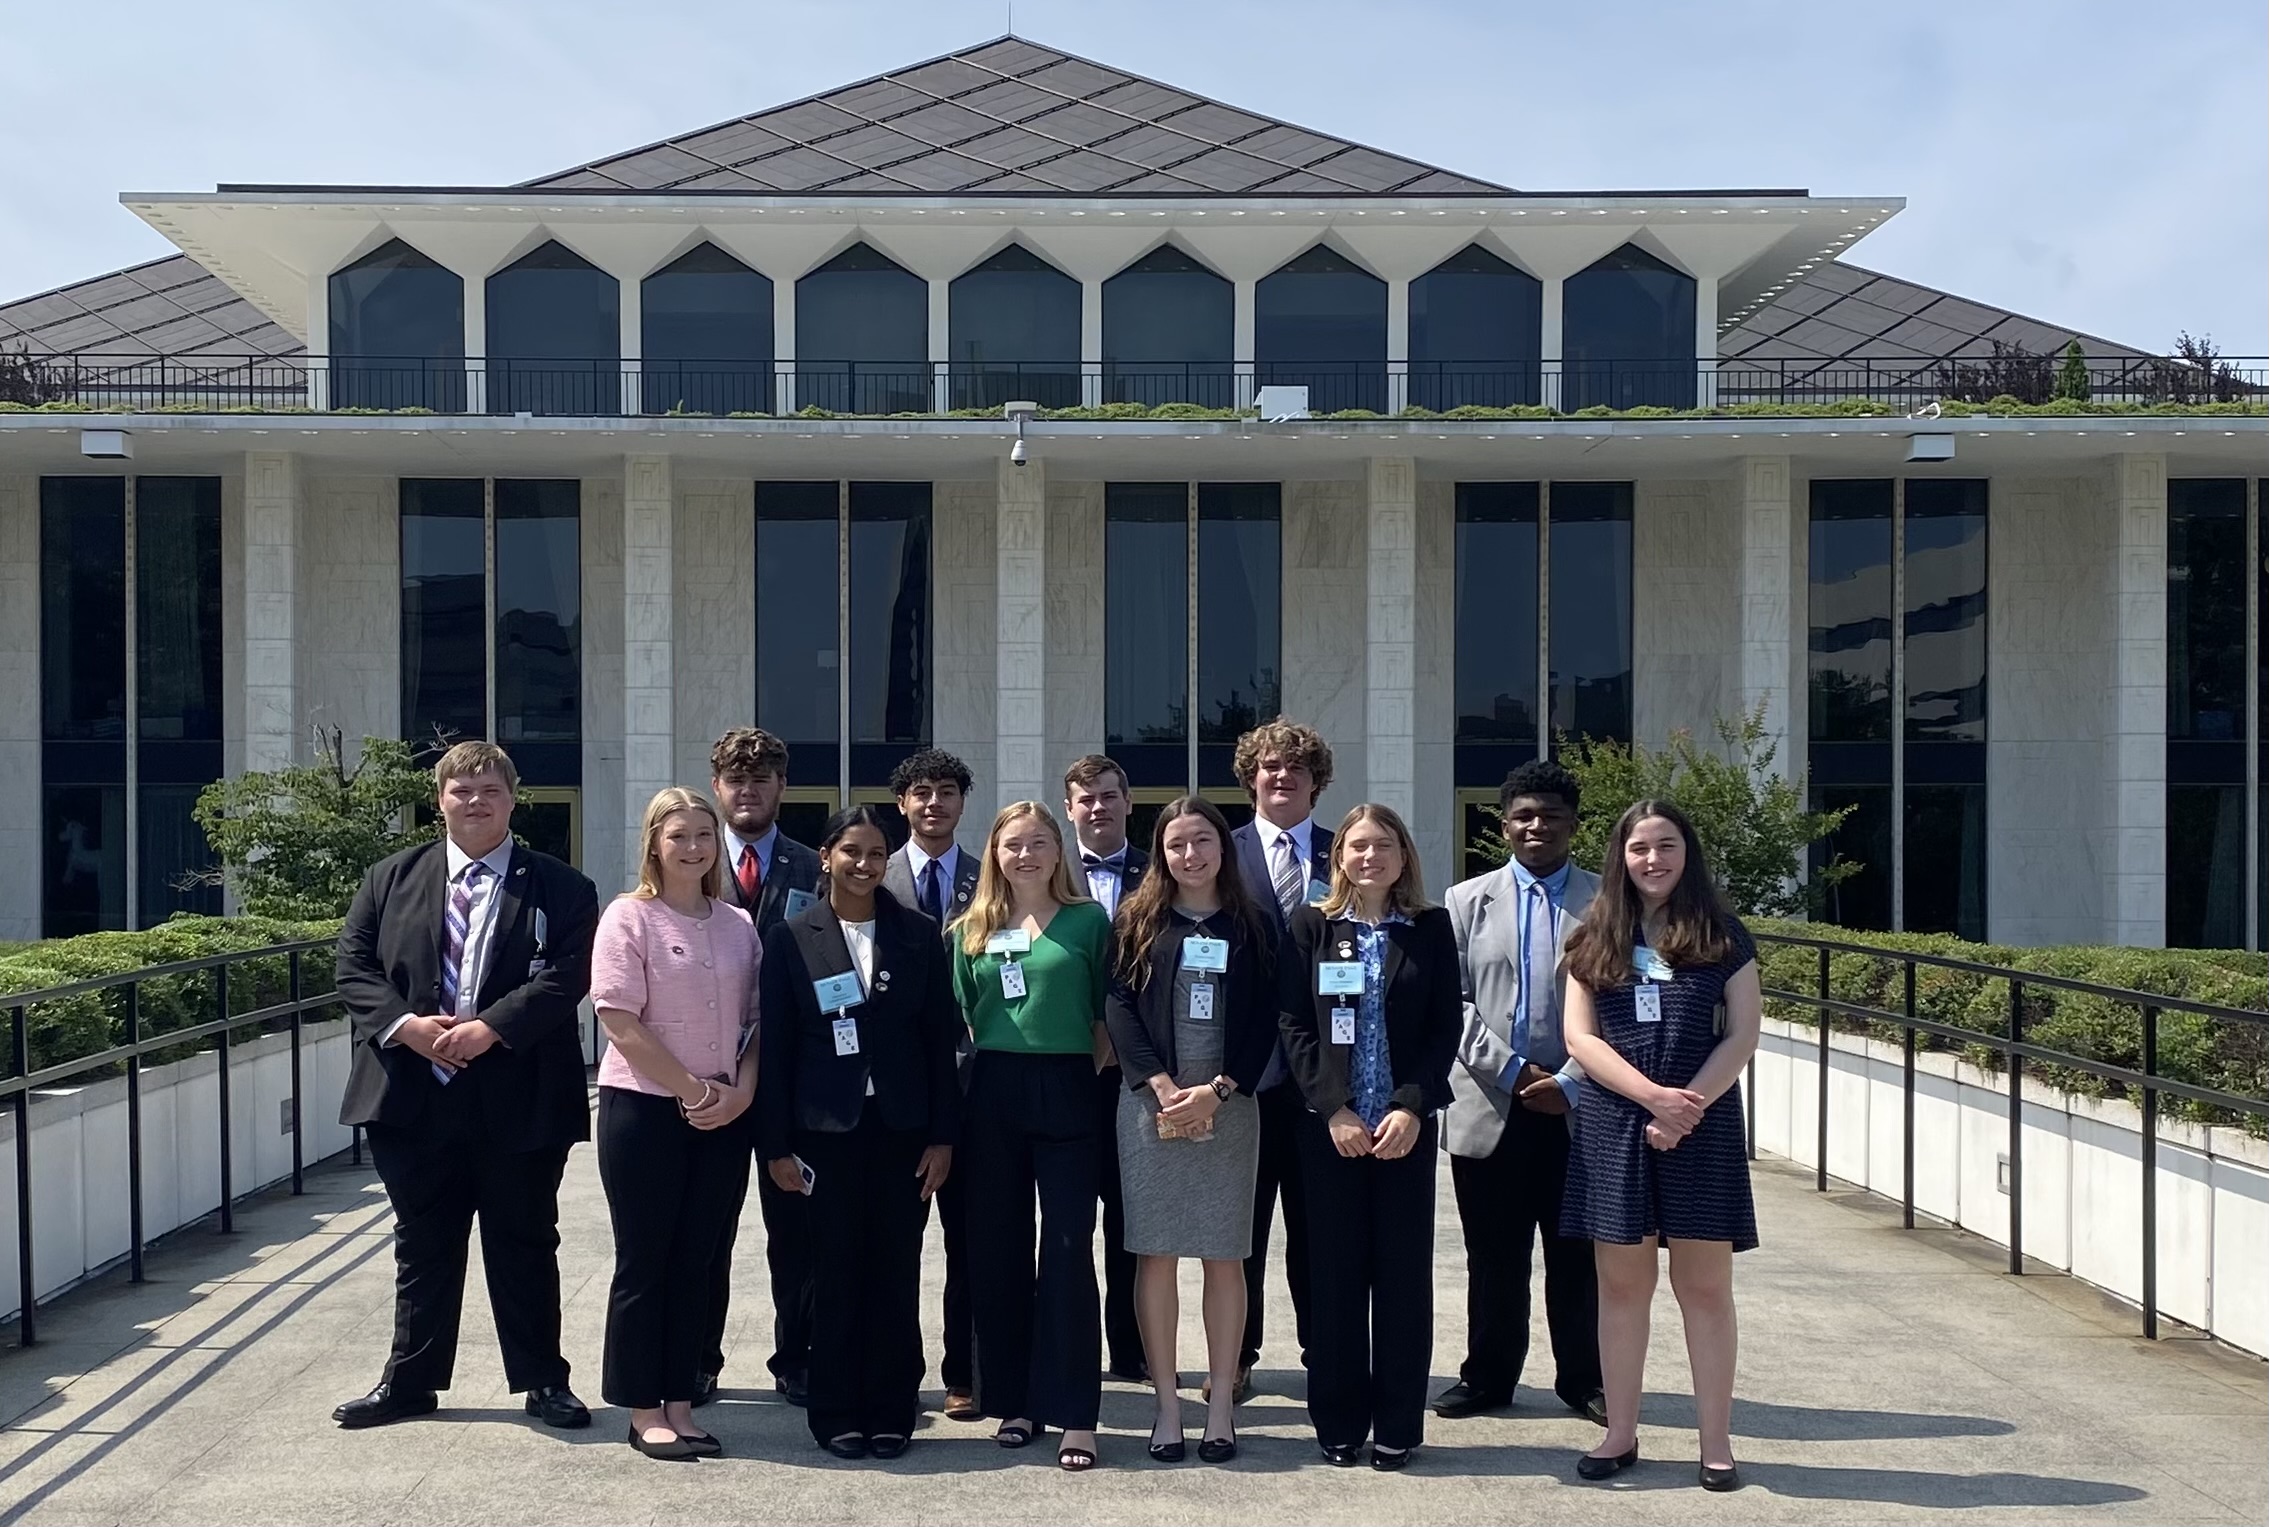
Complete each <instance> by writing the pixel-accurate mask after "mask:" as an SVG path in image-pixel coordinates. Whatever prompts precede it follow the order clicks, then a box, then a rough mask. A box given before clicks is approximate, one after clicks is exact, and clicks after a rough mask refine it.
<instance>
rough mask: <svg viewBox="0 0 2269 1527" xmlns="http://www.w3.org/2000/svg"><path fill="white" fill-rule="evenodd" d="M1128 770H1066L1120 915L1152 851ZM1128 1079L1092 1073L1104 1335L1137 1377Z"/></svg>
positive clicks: (1100, 764)
mask: <svg viewBox="0 0 2269 1527" xmlns="http://www.w3.org/2000/svg"><path fill="white" fill-rule="evenodd" d="M1128 805H1129V802H1128V800H1127V771H1126V770H1125V769H1123V768H1121V767H1120V766H1119V763H1118V761H1117V760H1116V759H1113V758H1110V757H1107V756H1105V755H1104V754H1101V753H1089V754H1088V755H1087V756H1086V757H1084V758H1079V759H1075V760H1074V761H1073V763H1072V766H1071V767H1070V768H1068V769H1066V770H1065V771H1064V815H1065V816H1066V817H1068V818H1069V819H1070V820H1071V825H1072V832H1073V833H1074V835H1076V836H1077V838H1078V840H1079V845H1078V847H1079V862H1080V871H1081V878H1082V880H1084V882H1085V883H1086V886H1087V894H1088V895H1090V896H1092V897H1094V898H1095V900H1096V902H1097V903H1098V904H1099V905H1101V907H1102V908H1103V910H1104V911H1105V912H1108V913H1110V914H1111V915H1112V916H1113V917H1116V916H1118V913H1119V903H1120V901H1121V900H1122V899H1124V898H1125V897H1126V896H1127V895H1129V894H1130V893H1132V892H1133V890H1134V888H1135V887H1136V886H1137V885H1139V884H1140V883H1141V882H1142V872H1143V871H1144V869H1146V868H1147V867H1148V866H1149V864H1150V855H1149V854H1147V853H1145V852H1144V851H1143V850H1142V849H1141V848H1139V847H1137V846H1135V845H1134V844H1132V843H1129V842H1128V841H1127V807H1128ZM1124 1085H1125V1079H1124V1077H1123V1076H1122V1075H1121V1073H1120V1070H1119V1063H1118V1060H1117V1058H1116V1057H1113V1059H1112V1062H1111V1064H1110V1065H1107V1066H1105V1067H1104V1068H1103V1069H1102V1070H1101V1071H1100V1072H1098V1073H1096V1077H1095V1096H1096V1108H1097V1109H1098V1111H1099V1112H1100V1113H1101V1115H1102V1118H1103V1124H1102V1132H1101V1134H1100V1135H1099V1137H1098V1138H1099V1139H1101V1141H1102V1143H1103V1169H1102V1175H1101V1183H1102V1188H1103V1338H1104V1350H1105V1352H1106V1353H1108V1354H1109V1355H1108V1357H1107V1358H1106V1361H1107V1362H1108V1364H1109V1366H1110V1369H1111V1373H1112V1375H1113V1377H1116V1378H1122V1379H1131V1380H1134V1381H1135V1382H1137V1383H1140V1382H1143V1381H1145V1380H1147V1379H1148V1378H1149V1377H1150V1365H1149V1364H1148V1363H1146V1362H1144V1361H1143V1356H1142V1326H1141V1325H1140V1324H1139V1323H1138V1322H1137V1321H1136V1320H1135V1307H1134V1284H1135V1258H1134V1253H1133V1252H1131V1251H1128V1250H1127V1249H1126V1246H1125V1242H1126V1209H1125V1206H1124V1203H1123V1201H1122V1200H1121V1198H1120V1196H1119V1090H1120V1088H1121V1087H1123V1086H1124Z"/></svg>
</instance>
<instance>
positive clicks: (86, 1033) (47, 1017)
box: [0, 917, 339, 1078]
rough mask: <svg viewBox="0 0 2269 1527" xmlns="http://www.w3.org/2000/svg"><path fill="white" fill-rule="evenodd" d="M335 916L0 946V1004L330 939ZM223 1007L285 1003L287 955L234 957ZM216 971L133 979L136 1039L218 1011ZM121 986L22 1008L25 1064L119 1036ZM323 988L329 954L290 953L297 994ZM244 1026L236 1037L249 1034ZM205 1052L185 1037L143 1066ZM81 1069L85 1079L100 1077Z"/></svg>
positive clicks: (213, 922)
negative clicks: (150, 969)
mask: <svg viewBox="0 0 2269 1527" xmlns="http://www.w3.org/2000/svg"><path fill="white" fill-rule="evenodd" d="M338 931H339V925H338V924H337V923H336V922H319V923H299V922H284V921H280V920H278V919H275V918H266V917H177V918H175V919H173V920H172V921H171V922H167V923H161V924H159V925H158V926H157V927H155V928H150V929H146V930H144V931H143V932H140V933H88V934H82V935H80V936H79V937H77V938H63V939H50V940H47V941H45V942H42V943H37V944H27V945H23V946H20V947H17V948H14V949H11V950H8V951H5V952H0V1006H4V1005H5V1003H6V1001H7V998H8V996H9V995H11V994H13V993H17V992H31V991H44V990H46V989H48V988H49V987H55V986H67V985H69V984H71V983H72V982H74V981H86V980H91V979H93V978H94V977H97V976H108V975H117V974H119V973H121V972H123V971H129V970H137V969H140V968H142V967H143V966H147V965H165V964H171V963H173V962H174V961H177V960H194V959H201V958H203V957H205V956H207V955H214V954H229V953H234V952H237V951H239V950H252V949H262V948H266V947H267V946H269V945H271V944H284V943H292V942H296V941H297V940H300V939H308V938H329V937H332V936H334V935H336V934H337V933H338ZM228 981H229V992H228V1005H229V1011H230V1012H231V1013H232V1014H233V1013H248V1012H251V1011H253V1010H254V1009H257V1008H263V1007H270V1006H273V1005H274V1004H276V1003H279V1002H283V1001H287V1000H288V999H289V998H290V995H291V962H290V960H289V959H288V958H287V957H281V956H276V957H270V958H267V959H260V960H246V961H240V962H238V963H236V964H233V965H231V966H230V967H229V976H228ZM219 987H220V982H219V972H218V971H217V970H214V969H206V970H197V971H191V972H189V973H188V974H186V975H177V976H154V977H152V978H151V979H149V980H147V981H144V982H142V983H141V1015H142V1033H143V1035H144V1037H151V1036H155V1035H158V1034H164V1033H169V1032H171V1031H172V1030H174V1029H179V1028H184V1027H187V1026H189V1025H191V1024H196V1023H204V1022H206V1021H208V1020H210V1019H213V1018H217V1017H219V1016H220V1011H219V1009H218V1007H217V1006H216V1002H217V999H218V993H219ZM126 990H127V989H126V988H125V987H123V986H116V987H110V988H108V989H106V990H103V991H97V992H84V993H81V994H80V995H78V996H76V997H65V998H61V999H59V1000H56V1001H51V1002H35V1003H32V1004H30V1005H29V1006H28V1007H27V1008H26V1010H25V1011H26V1016H27V1018H28V1021H29V1024H30V1035H29V1040H30V1048H31V1064H32V1069H33V1070H35V1071H38V1070H43V1069H45V1068H46V1067H48V1066H52V1065H58V1064H60V1063H62V1062H64V1061H67V1060H74V1059H77V1058H78V1057H80V1056H82V1055H94V1054H97V1053H99V1052H101V1051H103V1050H107V1049H109V1048H111V1047H112V1046H113V1045H118V1044H123V1043H124V1042H125V1039H126ZM329 990H331V958H330V955H329V953H328V952H327V951H325V950H322V949H315V950H311V951H309V952H308V953H306V954H304V955H302V956H301V957H300V991H301V994H302V995H306V996H313V995H317V994H319V993H322V992H327V991H329ZM250 1032H251V1030H250V1029H249V1027H248V1029H247V1031H245V1033H244V1034H243V1035H241V1036H240V1037H250ZM202 1048H205V1044H204V1043H195V1042H193V1043H190V1044H185V1045H182V1046H180V1047H179V1048H178V1049H168V1050H164V1051H160V1052H157V1053H155V1054H153V1055H152V1056H151V1057H150V1061H151V1063H152V1064H157V1063H160V1062H164V1061H169V1060H177V1059H179V1058H181V1056H183V1055H187V1054H191V1053H194V1052H195V1051H196V1050H199V1049H202ZM101 1074H103V1073H101V1072H100V1071H90V1072H89V1073H88V1076H89V1077H90V1078H91V1077H94V1076H98V1075H101Z"/></svg>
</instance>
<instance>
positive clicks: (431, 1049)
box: [394, 1013, 497, 1071]
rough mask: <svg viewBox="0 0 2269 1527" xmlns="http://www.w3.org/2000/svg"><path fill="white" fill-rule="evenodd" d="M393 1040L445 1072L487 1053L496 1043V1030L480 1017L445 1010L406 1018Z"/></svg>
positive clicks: (463, 1066) (457, 1068) (458, 1067)
mask: <svg viewBox="0 0 2269 1527" xmlns="http://www.w3.org/2000/svg"><path fill="white" fill-rule="evenodd" d="M394 1039H395V1042H396V1043H398V1044H404V1045H407V1046H409V1047H410V1048H411V1049H412V1050H415V1051H416V1052H417V1053H418V1054H420V1055H422V1056H424V1057H425V1058H426V1059H427V1060H430V1061H432V1062H433V1063H434V1064H435V1065H437V1066H439V1067H441V1068H442V1069H443V1070H445V1071H462V1070H464V1069H465V1065H466V1063H467V1062H469V1061H472V1060H475V1059H478V1058H479V1057H480V1056H483V1055H486V1054H487V1053H488V1052H489V1050H490V1049H491V1048H492V1047H493V1046H494V1045H495V1044H496V1042H497V1039H496V1030H494V1029H492V1028H490V1027H489V1026H488V1025H487V1024H486V1023H484V1022H482V1021H481V1020H480V1019H478V1018H453V1017H450V1016H449V1015H448V1014H446V1013H436V1014H431V1015H420V1016H418V1017H415V1018H405V1019H403V1020H402V1026H401V1027H400V1028H398V1029H396V1030H395V1031H394Z"/></svg>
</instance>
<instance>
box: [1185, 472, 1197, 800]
mask: <svg viewBox="0 0 2269 1527" xmlns="http://www.w3.org/2000/svg"><path fill="white" fill-rule="evenodd" d="M1187 489H1188V497H1187V500H1186V503H1187V510H1188V518H1187V519H1185V520H1184V521H1183V526H1184V534H1185V535H1186V537H1187V540H1186V542H1185V543H1184V548H1183V552H1182V615H1183V631H1184V636H1183V642H1182V646H1183V650H1184V651H1185V652H1186V653H1187V654H1188V657H1187V660H1186V661H1185V662H1184V664H1183V690H1182V693H1183V696H1184V698H1183V701H1182V744H1183V747H1184V748H1185V749H1186V750H1187V757H1186V761H1185V773H1184V776H1183V778H1184V780H1185V783H1184V785H1183V786H1182V788H1183V789H1185V790H1187V791H1189V792H1191V793H1192V794H1195V793H1196V791H1197V788H1198V485H1197V483H1196V481H1195V480H1194V479H1193V480H1192V481H1191V482H1190V483H1188V484H1187Z"/></svg>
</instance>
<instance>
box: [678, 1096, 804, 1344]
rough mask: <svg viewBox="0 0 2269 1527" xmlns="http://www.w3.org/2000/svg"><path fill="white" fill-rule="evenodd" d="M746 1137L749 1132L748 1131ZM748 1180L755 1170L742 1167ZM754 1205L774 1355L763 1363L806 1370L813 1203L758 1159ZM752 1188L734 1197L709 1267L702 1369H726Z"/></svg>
mask: <svg viewBox="0 0 2269 1527" xmlns="http://www.w3.org/2000/svg"><path fill="white" fill-rule="evenodd" d="M744 1138H745V1137H744ZM753 1149H754V1147H753V1146H751V1150H752V1151H753ZM741 1175H742V1178H743V1180H744V1181H745V1180H746V1179H747V1178H748V1177H749V1176H750V1175H751V1174H750V1173H748V1172H743V1173H742V1174H741ZM754 1176H755V1179H756V1205H757V1209H758V1210H759V1211H760V1212H761V1213H762V1214H763V1216H764V1263H765V1269H766V1271H767V1272H769V1273H770V1275H771V1279H770V1281H771V1288H772V1356H771V1357H769V1358H767V1359H766V1360H765V1366H766V1367H767V1368H769V1369H771V1370H772V1374H773V1376H774V1377H775V1378H785V1377H787V1376H788V1375H789V1374H791V1373H802V1372H804V1371H805V1369H806V1367H807V1366H808V1365H809V1363H810V1361H811V1245H810V1239H811V1230H810V1228H809V1226H808V1225H807V1223H806V1221H807V1220H808V1218H809V1206H808V1205H807V1204H806V1203H805V1201H804V1196H803V1194H801V1193H783V1192H781V1191H780V1189H779V1188H778V1187H777V1186H776V1185H775V1184H774V1183H773V1181H772V1178H771V1175H770V1174H769V1173H767V1172H766V1171H765V1170H764V1163H763V1162H761V1161H758V1162H755V1163H754ZM747 1202H748V1190H747V1188H745V1187H744V1188H743V1189H742V1190H741V1196H740V1197H739V1198H738V1199H736V1200H735V1201H734V1203H733V1212H732V1216H731V1218H729V1219H728V1220H727V1221H726V1222H725V1233H724V1235H723V1237H722V1238H720V1239H719V1241H718V1242H717V1257H716V1261H715V1264H714V1265H713V1266H712V1267H711V1268H710V1270H709V1300H710V1306H711V1309H710V1322H709V1345H708V1347H707V1348H706V1349H705V1351H704V1352H703V1355H702V1359H701V1371H702V1372H704V1373H723V1372H724V1371H725V1321H726V1317H727V1316H728V1315H729V1314H730V1313H731V1304H732V1288H733V1243H734V1241H735V1240H736V1239H738V1237H739V1233H740V1223H741V1211H742V1209H743V1208H745V1207H746V1205H747Z"/></svg>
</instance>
